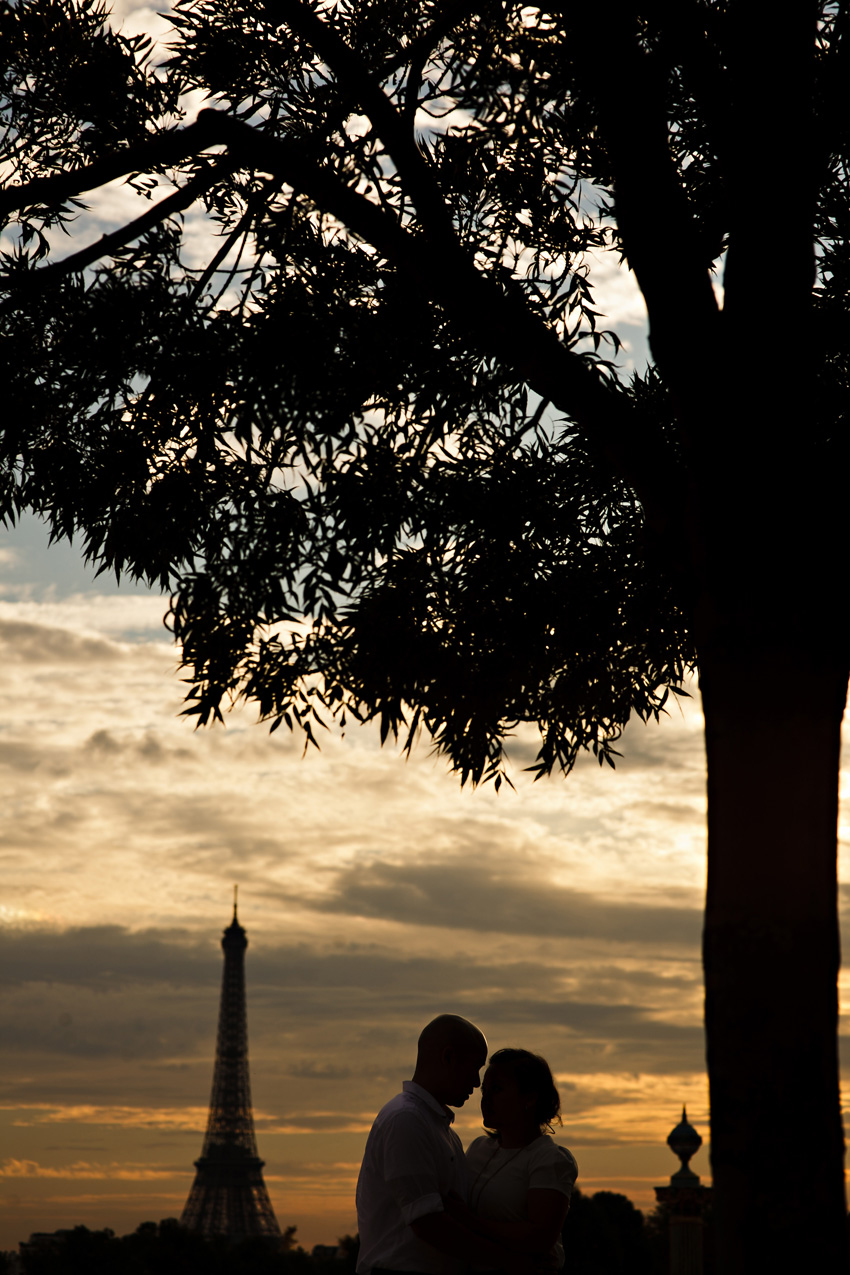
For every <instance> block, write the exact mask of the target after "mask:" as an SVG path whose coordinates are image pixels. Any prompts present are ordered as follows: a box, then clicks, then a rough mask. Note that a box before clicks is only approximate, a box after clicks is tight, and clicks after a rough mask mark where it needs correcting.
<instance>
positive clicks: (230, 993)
mask: <svg viewBox="0 0 850 1275" xmlns="http://www.w3.org/2000/svg"><path fill="white" fill-rule="evenodd" d="M221 946H222V948H223V950H224V973H223V976H222V980H221V1006H220V1009H219V1015H218V1042H217V1045H216V1054H215V1070H214V1072H213V1082H212V1094H211V1096H210V1114H209V1118H208V1120H207V1132H206V1136H205V1138H204V1145H203V1149H202V1151H201V1158H200V1160H196V1161H195V1168H196V1169H197V1173H196V1174H195V1181H194V1182H193V1184H192V1189H191V1191H190V1192H189V1198H188V1200H187V1201H186V1207H185V1208H184V1210H183V1214H182V1216H181V1218H180V1222H181V1225H182V1226H185V1227H186V1228H187V1229H188V1230H190V1231H197V1232H200V1233H201V1234H202V1235H226V1236H227V1237H228V1238H229V1239H232V1240H242V1239H246V1238H247V1237H249V1236H257V1235H263V1236H268V1237H269V1238H277V1237H279V1236H280V1227H279V1226H278V1223H277V1218H276V1217H275V1215H274V1209H273V1208H272V1202H271V1200H270V1199H269V1193H268V1191H267V1190H266V1184H265V1182H264V1181H263V1161H262V1160H261V1159H260V1157H259V1155H258V1154H257V1139H256V1136H255V1134H254V1114H253V1111H252V1109H251V1081H250V1077H249V1075H248V1019H247V1014H246V1009H245V949H246V947H247V946H248V939H247V937H246V935H245V931H244V929H243V928H242V926H241V925H240V924H239V921H238V920H237V918H236V891H235V890H234V894H233V920H232V921H231V923H230V925H229V926H228V927H227V929H226V930H225V931H224V935H223V937H222V940H221Z"/></svg>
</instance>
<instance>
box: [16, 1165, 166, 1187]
mask: <svg viewBox="0 0 850 1275" xmlns="http://www.w3.org/2000/svg"><path fill="white" fill-rule="evenodd" d="M189 1176H190V1171H189V1170H185V1171H184V1172H181V1171H180V1170H175V1169H173V1168H167V1169H157V1168H152V1167H151V1166H149V1165H143V1164H133V1165H126V1164H109V1165H105V1164H87V1163H86V1162H85V1161H84V1160H80V1161H78V1162H77V1163H76V1164H69V1165H65V1166H63V1167H61V1168H60V1167H56V1166H55V1165H43V1164H39V1163H38V1162H37V1161H36V1160H4V1161H3V1163H2V1164H0V1178H60V1179H64V1180H67V1181H71V1182H73V1181H80V1180H85V1179H90V1180H93V1181H109V1182H116V1181H128V1182H154V1181H157V1180H158V1179H160V1178H176V1177H189Z"/></svg>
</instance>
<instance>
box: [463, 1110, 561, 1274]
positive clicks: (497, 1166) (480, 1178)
mask: <svg viewBox="0 0 850 1275" xmlns="http://www.w3.org/2000/svg"><path fill="white" fill-rule="evenodd" d="M466 1172H467V1178H468V1182H469V1185H468V1195H467V1203H468V1204H469V1207H470V1209H471V1210H472V1212H473V1213H477V1214H478V1216H479V1217H482V1218H486V1219H489V1220H491V1221H500V1222H525V1221H527V1219H528V1193H529V1191H534V1190H539V1189H541V1188H545V1189H547V1190H549V1191H560V1192H562V1194H564V1195H565V1196H566V1197H567V1199H569V1198H570V1196H571V1194H572V1190H573V1184H574V1183H575V1180H576V1178H577V1177H578V1165H577V1164H576V1160H575V1156H574V1155H573V1153H572V1152H571V1151H568V1150H567V1148H566V1147H561V1146H559V1145H558V1144H557V1143H556V1142H555V1141H554V1140H553V1139H552V1138H550V1137H549V1135H548V1133H544V1134H542V1135H541V1136H540V1137H539V1138H535V1139H534V1141H533V1142H529V1143H528V1145H527V1146H525V1147H507V1148H503V1147H500V1146H499V1143H498V1141H497V1139H496V1138H490V1137H487V1136H484V1137H482V1138H476V1139H475V1141H474V1142H472V1143H470V1145H469V1146H468V1147H467V1150H466ZM556 1254H557V1257H558V1263H559V1265H561V1264H562V1263H563V1260H564V1257H563V1250H562V1248H561V1246H560V1244H558V1245H557V1246H556Z"/></svg>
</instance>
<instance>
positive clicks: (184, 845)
mask: <svg viewBox="0 0 850 1275" xmlns="http://www.w3.org/2000/svg"><path fill="white" fill-rule="evenodd" d="M44 542H45V537H44V533H43V531H42V530H41V528H40V526H39V525H38V524H36V523H35V522H34V521H27V522H25V523H24V524H23V525H22V527H20V528H19V529H17V530H16V531H14V532H11V533H5V534H4V535H3V537H2V540H0V563H2V581H3V582H2V587H0V642H2V648H3V650H2V663H0V670H2V671H0V676H2V679H3V704H4V711H3V716H2V725H0V764H2V766H3V771H4V774H3V791H4V793H5V803H4V804H5V818H4V822H3V832H2V862H3V875H4V882H5V889H4V894H3V902H2V916H3V921H4V926H3V959H2V992H3V994H2V1000H0V1007H2V1023H0V1039H2V1042H3V1046H2V1048H3V1054H4V1058H3V1066H2V1090H0V1118H2V1125H3V1128H2V1148H3V1150H2V1159H1V1160H0V1198H1V1199H2V1212H0V1219H2V1221H0V1226H2V1231H0V1247H6V1248H8V1247H11V1246H13V1245H14V1244H16V1243H17V1241H18V1240H19V1239H21V1238H24V1237H26V1235H27V1234H28V1233H29V1232H30V1231H32V1230H36V1229H53V1228H55V1227H59V1226H66V1225H69V1224H73V1223H76V1222H83V1223H85V1224H86V1225H88V1226H91V1227H101V1226H107V1225H108V1226H111V1227H112V1228H113V1229H115V1230H116V1231H118V1232H119V1233H123V1232H125V1231H128V1230H130V1229H133V1228H135V1226H136V1225H138V1223H139V1222H141V1221H144V1220H146V1219H151V1218H152V1219H154V1220H157V1219H159V1218H161V1217H168V1216H174V1215H175V1214H179V1212H180V1210H181V1208H182V1205H183V1203H184V1200H185V1197H186V1194H187V1192H188V1189H189V1186H190V1182H191V1175H192V1171H193V1170H192V1161H193V1160H194V1159H195V1158H196V1157H197V1155H198V1154H199V1153H200V1147H201V1140H202V1133H203V1127H204V1121H205V1115H206V1104H207V1101H208V1097H209V1088H210V1081H211V1076H212V1061H213V1052H214V1042H215V1027H216V1015H217V1009H218V988H219V980H220V975H221V960H222V958H221V953H220V949H219V946H218V942H219V938H220V935H221V930H222V928H223V927H224V926H225V925H226V924H227V923H228V921H229V918H230V914H231V899H232V887H233V883H234V882H237V881H238V883H239V886H240V919H241V920H242V922H243V923H244V925H245V926H246V928H247V931H248V937H249V941H250V947H249V951H248V957H247V977H248V996H249V1025H250V1049H251V1064H252V1079H253V1091H254V1103H255V1110H256V1117H257V1130H258V1138H259V1145H260V1152H261V1154H262V1156H263V1157H264V1158H265V1160H266V1166H267V1167H266V1175H267V1182H268V1186H269V1190H270V1193H271V1196H272V1200H273V1202H274V1205H275V1208H276V1211H277V1214H278V1218H279V1220H280V1222H281V1224H282V1225H289V1224H295V1225H297V1226H298V1233H299V1237H300V1238H301V1239H302V1241H303V1242H304V1243H307V1244H313V1243H315V1242H323V1241H329V1240H333V1239H334V1238H335V1237H336V1236H337V1235H338V1234H342V1233H343V1232H345V1231H351V1230H353V1229H354V1225H355V1220H354V1208H353V1187H354V1180H355V1176H356V1170H357V1165H358V1161H359V1156H360V1153H361V1150H362V1146H363V1142H364V1138H365V1134H366V1131H367V1129H368V1126H369V1122H370V1120H371V1117H372V1115H373V1114H374V1112H375V1111H376V1109H377V1108H378V1107H379V1106H380V1105H381V1104H382V1103H383V1102H384V1101H385V1100H386V1099H387V1098H389V1097H390V1096H391V1095H392V1094H393V1093H394V1092H395V1091H396V1090H397V1088H398V1086H399V1083H400V1081H401V1080H403V1079H405V1078H406V1077H408V1076H409V1075H410V1072H411V1069H412V1061H413V1053H414V1042H415V1038H416V1035H417V1033H418V1030H419V1028H420V1027H421V1026H422V1025H423V1023H424V1022H425V1021H427V1020H428V1019H429V1018H430V1017H432V1016H433V1015H434V1014H436V1013H438V1012H440V1011H443V1010H449V1011H454V1012H458V1013H461V1014H464V1015H466V1016H467V1017H469V1018H471V1019H473V1020H474V1021H475V1022H476V1023H478V1024H479V1025H480V1026H481V1027H482V1028H483V1030H484V1031H485V1033H486V1034H487V1036H488V1038H489V1040H490V1043H491V1047H492V1048H498V1047H500V1046H502V1045H508V1044H511V1045H522V1046H526V1047H530V1048H533V1049H536V1050H540V1051H542V1052H543V1053H544V1054H546V1056H547V1057H548V1058H549V1059H550V1060H551V1062H552V1065H553V1067H554V1069H555V1071H556V1073H557V1076H558V1080H559V1084H560V1087H561V1092H562V1096H563V1100H564V1120H565V1123H564V1130H563V1135H562V1136H563V1139H564V1141H565V1142H566V1143H567V1145H569V1146H570V1147H571V1148H572V1149H573V1151H574V1152H575V1154H576V1156H577V1158H578V1161H579V1165H580V1169H581V1177H580V1185H581V1186H582V1187H583V1188H584V1189H585V1190H587V1191H593V1190H598V1189H601V1188H603V1187H605V1188H609V1189H614V1190H621V1191H624V1192H625V1193H626V1194H628V1195H629V1196H630V1197H631V1198H632V1199H633V1200H635V1202H636V1203H638V1204H639V1205H641V1206H644V1207H648V1206H649V1205H651V1202H652V1199H653V1194H652V1186H653V1184H655V1183H658V1182H663V1181H664V1180H665V1179H666V1178H667V1177H668V1176H669V1174H670V1173H671V1171H673V1170H674V1169H675V1167H676V1165H677V1162H676V1161H675V1159H674V1157H673V1156H672V1155H671V1153H670V1152H669V1151H668V1150H667V1148H666V1147H665V1145H664V1139H665V1137H666V1135H667V1133H668V1132H669V1130H670V1128H671V1127H672V1126H673V1124H674V1123H676V1121H677V1119H678V1116H679V1113H680V1111H681V1106H682V1103H683V1102H686V1103H687V1104H688V1112H689V1115H690V1116H691V1118H692V1120H693V1121H694V1123H695V1124H696V1125H697V1127H698V1128H699V1129H700V1130H701V1132H702V1133H703V1134H704V1135H706V1134H707V1094H706V1082H705V1074H704V1064H703V1044H702V1030H701V1023H700V1015H701V995H702V993H701V975H700V961H699V934H700V908H701V901H702V886H703V878H704V793H703V786H704V776H703V754H702V743H701V735H700V730H701V716H700V711H699V700H698V697H694V698H692V699H690V700H686V701H684V702H683V704H682V708H681V711H680V710H679V708H678V707H676V706H674V707H673V708H672V711H671V713H670V716H669V717H668V719H667V720H665V721H664V722H663V723H662V724H661V725H659V726H649V727H642V726H641V725H640V724H636V725H635V726H634V727H631V728H630V729H629V730H628V732H627V734H626V738H625V740H624V743H623V753H624V756H623V760H622V761H621V762H620V763H619V765H618V767H617V770H616V771H615V772H612V771H610V770H609V769H608V768H607V767H606V769H605V770H600V768H599V767H598V765H597V764H596V763H595V762H594V761H593V760H591V759H588V760H586V761H585V762H583V763H582V764H581V765H580V766H579V768H578V770H577V772H576V773H575V774H574V775H572V776H571V777H570V778H569V779H567V780H562V779H552V780H550V781H546V782H541V783H537V784H532V783H531V782H530V781H529V778H528V776H525V775H523V774H522V767H523V766H525V765H527V764H528V763H529V762H530V761H531V759H532V755H533V740H532V737H531V735H527V736H526V735H521V736H519V737H518V738H517V740H516V742H515V746H514V749H513V758H514V777H515V781H516V784H517V791H516V792H510V791H504V790H503V791H502V793H501V794H500V795H498V796H496V795H495V794H494V793H493V792H492V790H491V789H482V790H479V791H477V792H472V791H461V790H460V789H459V787H458V784H457V781H456V780H455V779H454V778H452V777H451V776H450V775H448V774H447V773H446V771H445V766H444V763H442V762H441V761H439V760H435V759H434V758H433V757H432V755H431V753H430V750H429V748H428V745H427V742H426V741H423V742H422V744H421V745H420V747H419V749H418V751H417V753H416V755H415V756H414V758H413V759H412V760H411V761H410V762H404V761H403V760H401V759H400V758H399V757H398V756H397V755H396V754H395V753H394V751H393V750H392V749H390V748H387V749H384V750H383V751H382V750H381V749H380V748H379V747H378V743H377V740H376V738H375V735H374V733H373V732H371V731H368V730H361V731H359V732H357V733H352V734H349V735H348V736H347V737H346V738H345V739H344V740H341V739H340V738H339V737H338V736H336V735H333V734H328V736H327V737H326V738H324V739H323V741H322V751H321V752H320V753H316V752H315V751H311V752H310V753H309V754H308V755H307V756H306V757H303V756H302V755H301V747H300V745H299V744H298V743H296V742H295V741H294V740H293V739H291V738H290V737H288V736H287V735H286V733H285V732H283V731H281V732H278V733H276V734H275V735H274V736H271V737H270V736H269V735H268V733H267V731H266V729H265V727H262V726H259V725H257V724H255V722H254V721H253V717H252V716H251V715H249V714H247V713H242V714H235V715H232V716H231V717H230V719H229V720H228V722H227V726H226V728H225V729H221V728H216V729H214V730H210V731H206V732H194V731H193V730H192V728H191V726H190V724H189V722H188V721H187V720H186V719H185V718H181V717H180V716H179V711H180V707H181V692H182V686H181V683H180V680H179V676H178V674H177V672H176V659H175V652H174V649H173V647H172V645H171V643H170V640H169V637H168V634H167V633H166V632H165V631H164V630H163V628H162V613H163V601H162V599H161V598H159V597H154V596H149V595H146V594H144V593H141V592H134V591H132V590H127V591H121V592H118V591H115V589H114V588H111V587H110V586H109V585H104V584H103V583H102V582H100V583H98V582H93V581H92V579H91V575H90V573H87V572H85V571H84V570H83V568H82V566H81V565H80V563H79V560H78V557H77V555H76V554H75V553H74V551H73V550H70V549H68V548H66V547H62V546H60V547H57V548H55V549H53V550H51V551H49V552H47V551H46V550H45V548H44ZM762 693H764V694H768V693H769V688H764V690H763V692H762ZM742 711H747V712H754V711H758V696H757V695H754V696H753V702H751V703H750V704H748V705H746V706H742ZM845 840H846V839H845ZM845 876H846V870H845ZM845 888H846V887H845ZM845 897H846V896H845ZM790 1026H791V1025H790V1024H789V1029H790ZM777 1118H779V1113H778V1116H777ZM459 1127H460V1132H461V1135H462V1137H463V1138H464V1139H465V1140H469V1139H471V1138H472V1137H473V1136H474V1135H475V1133H476V1132H477V1131H478V1127H479V1113H478V1106H477V1102H470V1104H469V1105H468V1108H467V1109H465V1110H464V1111H463V1112H462V1113H461V1115H460V1121H459ZM694 1167H695V1169H696V1170H697V1171H698V1172H700V1173H701V1174H702V1176H703V1178H704V1179H706V1178H708V1176H709V1169H708V1156H707V1153H706V1149H703V1150H702V1151H701V1152H700V1153H699V1155H698V1157H697V1159H696V1160H695V1162H694Z"/></svg>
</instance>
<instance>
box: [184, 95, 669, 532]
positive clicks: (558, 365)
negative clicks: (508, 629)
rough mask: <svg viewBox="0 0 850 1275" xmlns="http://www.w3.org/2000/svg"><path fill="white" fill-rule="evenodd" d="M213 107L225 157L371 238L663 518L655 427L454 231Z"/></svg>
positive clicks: (665, 478) (662, 456) (663, 456)
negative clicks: (428, 222)
mask: <svg viewBox="0 0 850 1275" xmlns="http://www.w3.org/2000/svg"><path fill="white" fill-rule="evenodd" d="M203 114H205V115H215V117H216V123H215V125H213V124H212V123H211V124H210V128H211V129H213V128H214V129H215V131H216V133H217V136H218V139H219V140H221V141H223V142H225V143H226V144H227V146H228V148H229V149H230V150H231V152H232V154H233V155H234V156H238V157H239V158H240V159H241V160H242V162H246V163H248V164H250V165H252V166H254V167H256V168H259V169H261V170H262V171H265V172H270V173H272V174H275V175H277V176H279V177H281V178H282V179H283V180H284V181H285V182H286V183H288V184H289V185H293V186H297V187H298V188H299V189H300V190H303V191H304V193H305V194H306V195H308V196H309V198H311V199H312V200H313V201H314V202H315V203H316V204H317V205H318V206H319V207H320V208H323V209H324V210H325V211H327V212H329V213H331V214H332V215H333V216H334V217H336V218H337V219H338V220H339V221H340V222H342V224H343V225H346V226H348V228H349V229H350V230H351V231H353V233H354V234H355V235H357V236H358V238H361V239H363V240H364V241H365V242H367V243H369V244H371V245H372V246H373V247H374V248H376V249H377V250H378V251H379V252H380V253H382V254H383V255H384V256H385V257H386V259H387V260H388V261H389V262H391V263H392V264H393V265H394V266H395V267H396V268H397V269H398V270H399V271H400V272H401V273H403V274H404V275H405V276H406V278H407V279H409V280H410V282H411V283H412V284H413V285H414V286H415V287H416V289H417V291H418V292H419V293H420V294H421V295H423V296H425V297H428V298H429V299H430V300H432V301H435V302H437V303H438V304H439V305H441V306H443V307H444V308H445V310H446V312H447V313H448V315H449V316H450V317H451V318H452V319H453V320H454V321H455V322H456V323H459V324H461V325H462V326H463V327H464V328H465V329H466V331H467V332H468V333H469V336H470V339H471V340H472V341H473V342H474V343H475V344H476V345H478V346H479V348H481V349H482V350H483V351H484V352H485V353H488V354H491V355H495V356H496V357H497V358H499V359H500V360H501V361H502V362H503V363H504V364H505V365H506V366H508V367H511V368H513V369H514V370H515V371H516V372H517V373H518V374H519V375H520V376H521V377H522V379H523V380H525V381H526V382H527V383H528V385H529V386H530V388H531V389H532V390H534V391H535V393H537V394H539V395H540V397H541V398H544V399H548V400H549V401H550V402H551V403H552V405H553V406H554V407H555V408H556V410H558V411H561V412H564V413H565V414H566V415H568V416H569V417H570V418H571V419H573V420H575V421H576V423H577V424H579V425H580V426H581V428H582V429H583V431H584V432H585V433H586V436H587V438H588V441H589V442H590V444H591V445H592V446H594V447H595V448H596V451H597V453H598V455H599V457H600V459H601V460H604V461H605V462H606V463H607V464H608V466H609V467H610V468H612V469H613V470H614V471H615V472H616V473H618V474H619V475H620V476H621V477H622V478H624V479H625V480H626V481H627V482H629V483H630V484H631V485H632V486H633V487H634V489H635V490H636V492H637V493H638V495H639V497H640V499H641V501H642V502H643V503H644V505H645V506H646V507H647V510H648V512H649V516H650V517H653V518H656V519H659V520H666V517H667V514H668V512H669V505H670V494H671V489H672V487H673V485H674V480H673V476H672V474H671V472H670V461H669V453H668V451H667V448H666V447H665V446H664V445H663V442H662V439H661V436H660V434H659V435H658V437H657V438H648V437H647V435H646V434H645V433H644V432H642V431H639V430H638V429H637V428H636V422H635V415H634V412H633V409H632V406H631V403H630V402H629V400H627V399H626V397H625V395H623V394H621V393H619V392H618V391H617V390H616V389H614V388H613V387H612V386H610V385H608V384H606V383H605V382H604V381H603V380H602V378H601V377H600V376H599V374H598V372H597V371H596V370H595V369H594V368H593V367H592V366H590V365H589V364H588V363H587V362H586V361H585V360H584V359H582V358H581V357H580V356H579V355H577V354H576V353H574V352H573V351H572V350H571V349H569V348H568V347H567V346H566V345H564V344H563V342H562V341H561V340H560V339H559V337H558V336H557V334H556V333H555V332H554V331H553V330H552V329H550V328H548V327H547V326H546V325H545V324H544V323H542V322H541V321H540V320H539V319H538V318H537V317H536V316H535V315H534V314H533V313H532V312H531V311H530V310H529V308H528V305H527V303H526V301H525V298H524V296H523V294H522V292H521V291H520V289H519V288H516V289H514V290H511V291H509V290H506V289H503V288H501V287H499V286H498V285H497V284H496V283H495V282H494V281H493V280H492V279H490V278H488V277H487V276H486V275H483V274H481V272H480V271H479V270H478V269H477V268H476V266H475V264H474V262H473V261H472V259H471V257H470V256H469V255H468V253H467V252H466V251H465V250H464V249H463V248H462V246H461V245H460V244H458V243H457V241H456V240H454V238H453V239H452V240H451V241H450V242H448V243H446V242H440V243H438V244H435V243H434V242H432V241H429V239H428V238H426V236H425V235H421V234H414V233H412V232H411V231H409V230H407V229H405V228H404V227H403V226H401V225H400V224H399V223H398V221H397V220H396V219H395V218H394V217H391V216H390V215H388V214H387V213H386V212H384V211H383V210H382V209H380V208H379V207H378V206H377V205H376V204H374V203H372V202H371V200H369V199H367V198H366V197H365V196H364V195H361V194H359V193H358V192H357V191H355V190H353V189H352V188H351V187H350V186H347V185H346V184H345V183H344V182H343V181H341V180H340V178H339V177H337V175H336V174H334V173H332V172H330V171H329V170H328V169H326V168H324V167H322V166H321V165H320V164H318V163H317V162H316V161H315V160H314V159H313V158H312V157H310V156H308V155H307V154H306V153H305V151H304V150H303V148H302V147H300V146H299V145H298V144H297V143H295V142H293V141H292V140H290V139H288V138H271V137H267V136H265V135H264V134H263V133H261V132H259V131H258V130H256V129H254V128H252V127H251V126H250V125H248V124H243V123H242V122H240V121H239V120H235V119H233V118H232V117H231V116H227V115H223V114H219V113H218V112H212V111H206V112H203Z"/></svg>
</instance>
